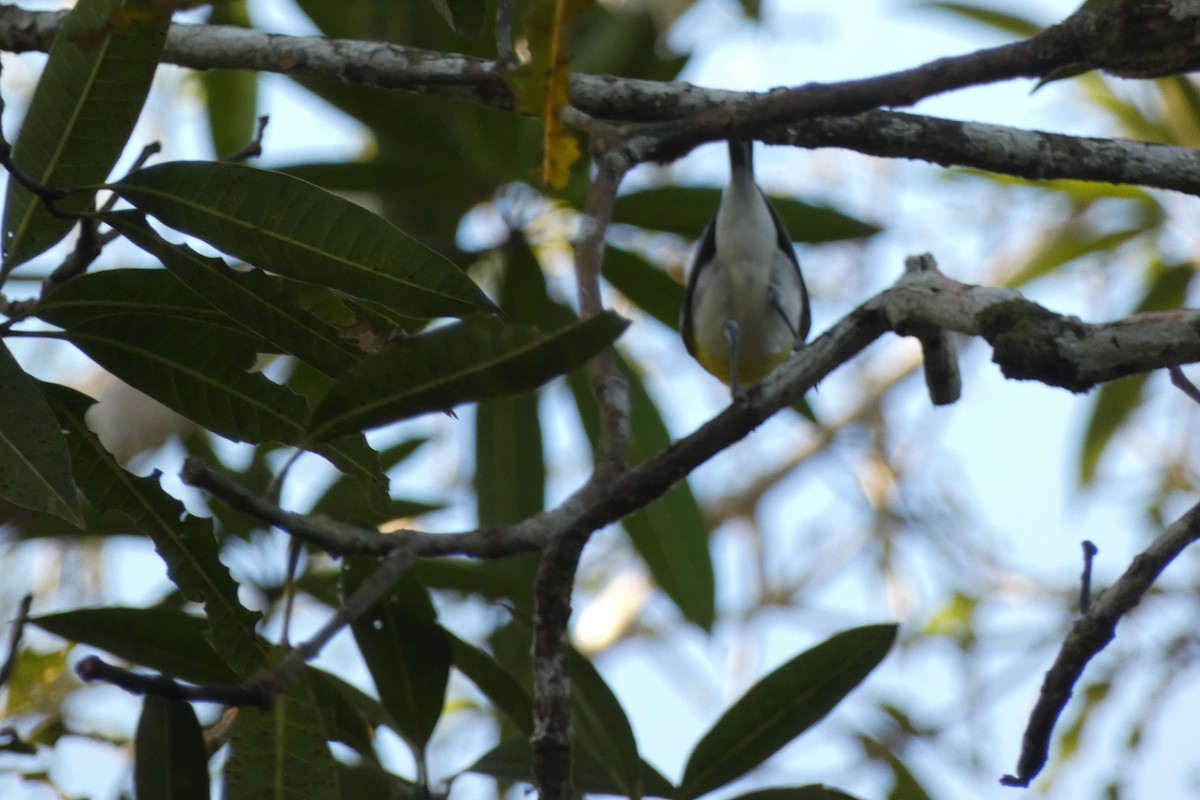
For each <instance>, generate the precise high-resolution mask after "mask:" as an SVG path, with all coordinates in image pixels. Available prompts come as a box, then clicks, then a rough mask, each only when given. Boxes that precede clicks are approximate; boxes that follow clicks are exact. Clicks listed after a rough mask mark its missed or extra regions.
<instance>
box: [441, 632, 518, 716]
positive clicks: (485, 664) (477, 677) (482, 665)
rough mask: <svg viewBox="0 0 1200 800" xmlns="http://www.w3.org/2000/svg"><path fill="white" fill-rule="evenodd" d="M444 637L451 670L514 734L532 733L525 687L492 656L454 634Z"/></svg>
mask: <svg viewBox="0 0 1200 800" xmlns="http://www.w3.org/2000/svg"><path fill="white" fill-rule="evenodd" d="M446 635H447V636H448V637H449V639H450V650H451V653H452V658H453V662H454V666H455V667H456V668H457V669H458V670H459V672H461V673H462V674H463V675H466V676H467V678H468V679H469V680H470V681H471V683H473V684H475V686H476V688H478V689H479V691H481V692H483V694H484V696H485V697H487V699H488V700H490V701H492V705H494V706H495V707H496V708H498V709H499V710H500V711H502V712H503V713H504V715H505V716H506V717H508V720H509V722H511V723H512V724H513V725H515V726H516V728H517V730H519V731H520V732H521V733H523V734H525V735H526V736H528V735H530V734H531V733H533V698H532V697H530V695H529V692H528V691H526V689H525V687H524V686H522V685H521V684H520V682H518V681H517V680H516V679H515V678H514V677H513V676H512V675H511V674H510V673H509V672H508V670H506V669H505V668H504V667H503V666H501V665H500V662H498V661H496V659H495V658H493V657H492V656H491V654H489V653H487V652H486V651H484V650H482V649H480V648H478V647H476V646H475V645H473V644H471V643H470V642H466V641H464V640H462V639H460V638H458V637H457V636H455V635H454V634H453V633H449V632H448V633H447V634H446Z"/></svg>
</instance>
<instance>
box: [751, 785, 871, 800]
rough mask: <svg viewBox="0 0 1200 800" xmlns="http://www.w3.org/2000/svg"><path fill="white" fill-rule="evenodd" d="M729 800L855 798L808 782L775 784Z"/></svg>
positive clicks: (827, 799) (826, 799)
mask: <svg viewBox="0 0 1200 800" xmlns="http://www.w3.org/2000/svg"><path fill="white" fill-rule="evenodd" d="M730 800H857V799H856V798H855V797H854V796H853V795H849V794H846V793H845V792H843V791H840V790H838V789H833V788H831V787H829V786H823V785H821V784H819V783H810V784H808V785H807V786H775V787H772V788H770V789H759V790H758V791H756V792H747V793H746V794H739V795H736V796H734V797H732V798H730Z"/></svg>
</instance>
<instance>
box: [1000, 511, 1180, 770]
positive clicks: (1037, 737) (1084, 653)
mask: <svg viewBox="0 0 1200 800" xmlns="http://www.w3.org/2000/svg"><path fill="white" fill-rule="evenodd" d="M1197 538H1200V504H1197V505H1195V506H1193V507H1192V508H1191V509H1190V510H1188V512H1187V513H1185V514H1184V515H1183V516H1182V517H1180V518H1179V519H1178V520H1177V521H1176V522H1175V523H1174V524H1172V525H1171V527H1169V528H1167V529H1166V530H1165V531H1164V532H1163V533H1162V534H1161V535H1160V536H1159V537H1158V538H1157V539H1155V540H1154V542H1153V543H1151V545H1150V546H1149V547H1148V548H1146V550H1144V551H1143V552H1142V553H1140V554H1139V555H1138V556H1136V557H1135V558H1134V559H1133V562H1132V563H1131V564H1130V565H1129V567H1128V568H1127V569H1126V570H1125V574H1123V575H1122V576H1121V577H1120V578H1119V579H1118V580H1117V582H1116V583H1115V584H1113V585H1112V586H1111V587H1110V588H1108V589H1106V590H1104V592H1103V593H1101V594H1100V595H1099V596H1098V597H1097V598H1096V599H1095V600H1094V601H1093V602H1092V603H1091V607H1090V608H1089V609H1088V610H1087V612H1086V613H1084V614H1083V616H1081V617H1080V618H1079V619H1078V620H1076V621H1075V624H1073V625H1072V626H1071V630H1070V632H1069V633H1068V634H1067V638H1066V639H1065V640H1064V641H1063V644H1062V647H1061V648H1060V649H1059V651H1058V657H1057V658H1056V659H1055V660H1054V665H1053V666H1051V667H1050V670H1049V671H1048V672H1047V673H1046V677H1045V678H1044V679H1043V681H1042V690H1041V693H1040V695H1039V696H1038V701H1037V704H1036V705H1035V706H1034V708H1033V712H1032V713H1031V714H1030V715H1029V723H1028V725H1027V726H1026V728H1025V737H1024V739H1023V741H1022V743H1021V757H1020V759H1019V760H1018V762H1017V772H1016V774H1015V775H1005V776H1004V777H1003V778H1001V779H1000V783H1001V784H1003V785H1005V786H1028V785H1029V782H1030V781H1032V780H1033V779H1034V778H1035V777H1037V775H1038V773H1039V772H1041V771H1042V767H1043V766H1045V764H1046V758H1047V754H1048V753H1049V749H1050V736H1051V734H1052V733H1053V731H1054V725H1055V723H1056V722H1057V721H1058V717H1059V715H1060V714H1061V713H1062V710H1063V708H1064V707H1065V706H1066V704H1067V701H1068V700H1069V699H1070V697H1071V690H1072V689H1073V688H1074V687H1075V684H1076V683H1077V682H1078V681H1079V678H1080V676H1081V675H1082V674H1083V669H1084V667H1086V666H1087V664H1088V662H1089V661H1091V659H1092V657H1093V656H1095V655H1096V654H1097V653H1099V652H1100V651H1101V650H1103V649H1104V647H1105V646H1106V645H1107V644H1108V643H1109V642H1111V641H1112V639H1113V636H1114V634H1115V632H1116V627H1117V623H1118V622H1120V620H1121V617H1123V616H1125V614H1127V613H1129V611H1130V610H1131V609H1133V607H1134V606H1136V605H1137V604H1138V602H1139V601H1140V600H1141V599H1142V596H1143V595H1145V594H1146V591H1147V590H1148V589H1149V588H1150V586H1151V585H1152V584H1153V583H1154V581H1155V579H1156V578H1158V576H1159V574H1160V573H1161V572H1162V571H1163V570H1164V569H1166V567H1167V565H1168V564H1170V563H1171V561H1173V560H1174V559H1175V558H1176V557H1177V556H1178V555H1179V554H1180V553H1182V552H1183V550H1184V548H1186V547H1187V546H1188V545H1190V544H1191V543H1192V542H1194V541H1196V539H1197Z"/></svg>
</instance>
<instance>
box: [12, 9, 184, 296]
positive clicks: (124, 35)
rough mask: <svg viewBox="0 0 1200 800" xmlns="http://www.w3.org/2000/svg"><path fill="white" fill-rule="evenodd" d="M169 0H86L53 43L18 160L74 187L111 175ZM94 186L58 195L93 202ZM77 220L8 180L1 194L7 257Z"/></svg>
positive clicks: (18, 259) (52, 182)
mask: <svg viewBox="0 0 1200 800" xmlns="http://www.w3.org/2000/svg"><path fill="white" fill-rule="evenodd" d="M171 8H172V6H171V5H170V4H162V3H159V4H153V3H147V2H145V0H80V2H79V3H78V4H76V6H75V8H74V9H73V10H72V11H71V13H70V14H69V15H68V16H67V19H66V20H65V21H64V22H63V25H62V27H61V28H60V29H59V31H58V33H57V34H56V35H55V37H54V41H53V43H51V45H50V60H49V61H47V62H46V70H45V72H43V73H42V77H41V80H39V81H38V86H37V89H36V90H35V91H34V94H33V99H32V100H31V101H30V104H29V112H28V113H27V114H26V115H25V122H24V124H23V125H22V126H21V133H20V135H19V136H18V137H17V141H16V145H15V149H14V151H13V162H14V163H15V164H16V165H17V166H18V167H19V168H20V169H21V170H23V171H24V172H25V173H26V174H27V175H29V176H30V177H32V178H33V179H34V180H35V181H37V182H38V183H40V184H43V185H47V186H54V187H56V188H60V189H70V188H75V187H81V186H88V185H92V184H97V183H100V182H101V181H103V180H104V179H105V178H107V177H108V173H109V171H110V170H111V169H112V168H113V165H114V164H115V163H116V161H117V159H118V158H119V157H120V155H121V151H122V150H124V149H125V143H126V141H127V140H128V139H129V135H130V133H131V132H132V131H133V126H134V124H135V123H136V122H137V118H138V116H139V115H140V114H141V111H142V104H143V102H144V101H145V99H146V94H147V92H149V90H150V81H151V79H152V78H153V77H154V70H155V68H156V67H157V66H158V57H159V55H160V54H161V53H162V48H163V44H164V43H165V42H166V34H167V28H168V26H169V25H170V23H171V13H170V10H171ZM91 203H92V196H91V195H90V194H87V193H82V194H78V195H75V196H72V197H69V198H67V199H65V200H62V201H59V203H58V206H59V208H60V209H62V210H65V211H73V212H81V211H86V210H87V209H88V208H89V207H90V205H91ZM73 225H74V221H73V220H70V219H61V218H59V217H56V216H54V215H52V214H51V213H50V212H49V211H48V210H46V207H45V205H44V204H43V203H42V201H41V200H39V199H37V198H35V197H34V196H33V194H32V193H31V192H30V191H29V190H28V189H25V188H24V187H22V186H21V185H20V184H18V183H17V182H16V181H9V182H8V194H7V196H6V198H5V202H4V227H3V233H0V239H2V241H3V243H4V267H3V270H0V277H2V275H5V274H7V273H8V272H9V271H10V270H12V268H13V267H15V266H17V265H18V264H21V263H22V262H24V261H28V260H29V259H30V258H33V257H34V256H36V255H38V254H39V253H42V252H44V251H45V250H47V249H48V248H50V247H51V246H53V245H54V244H56V243H57V242H58V241H59V240H61V239H62V238H63V237H64V236H66V234H67V231H69V230H70V229H71V227H72V226H73Z"/></svg>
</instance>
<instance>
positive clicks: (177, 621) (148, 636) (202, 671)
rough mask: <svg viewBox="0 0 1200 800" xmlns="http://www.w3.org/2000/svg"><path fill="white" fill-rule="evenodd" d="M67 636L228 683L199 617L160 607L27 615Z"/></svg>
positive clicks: (182, 674)
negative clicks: (37, 615) (206, 637)
mask: <svg viewBox="0 0 1200 800" xmlns="http://www.w3.org/2000/svg"><path fill="white" fill-rule="evenodd" d="M30 621H31V622H32V623H33V624H34V625H37V626H38V627H39V628H41V629H42V630H45V631H49V632H50V633H53V634H54V635H55V636H61V637H62V638H64V639H67V640H69V641H72V642H77V643H79V644H86V645H88V646H90V647H95V648H97V649H98V650H104V651H105V652H108V653H112V654H113V655H114V656H117V657H118V658H120V659H123V660H125V661H129V662H131V663H133V664H137V665H138V666H141V667H145V668H147V669H152V670H154V671H155V672H161V673H162V674H163V675H168V676H170V677H172V678H178V679H180V680H183V681H187V682H189V683H233V682H235V681H236V680H237V675H236V674H234V672H233V670H231V669H230V668H229V667H228V665H226V663H225V662H224V661H223V660H222V659H221V658H220V657H219V656H218V655H217V653H216V651H215V650H213V648H212V645H211V644H209V643H208V641H207V640H206V639H205V627H206V626H205V621H204V620H203V619H201V618H200V617H194V616H192V615H190V614H185V613H183V612H182V611H174V610H171V609H165V608H117V607H108V608H81V609H77V610H75V611H64V612H62V613H61V614H48V615H46V616H41V617H34V618H33V619H31V620H30Z"/></svg>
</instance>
